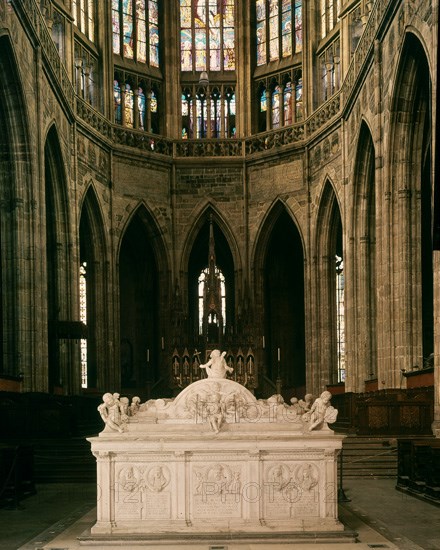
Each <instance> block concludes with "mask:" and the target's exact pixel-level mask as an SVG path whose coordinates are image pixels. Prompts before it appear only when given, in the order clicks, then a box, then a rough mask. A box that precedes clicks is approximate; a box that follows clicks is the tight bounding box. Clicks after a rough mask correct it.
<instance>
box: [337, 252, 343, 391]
mask: <svg viewBox="0 0 440 550" xmlns="http://www.w3.org/2000/svg"><path fill="white" fill-rule="evenodd" d="M335 261H336V334H337V340H336V341H337V350H338V382H344V381H345V305H344V260H343V259H342V257H341V256H338V255H337V254H336V256H335Z"/></svg>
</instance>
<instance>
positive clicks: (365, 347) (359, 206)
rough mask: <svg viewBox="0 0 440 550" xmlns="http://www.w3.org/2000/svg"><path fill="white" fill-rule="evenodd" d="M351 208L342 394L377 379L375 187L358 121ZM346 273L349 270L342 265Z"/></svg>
mask: <svg viewBox="0 0 440 550" xmlns="http://www.w3.org/2000/svg"><path fill="white" fill-rule="evenodd" d="M353 197H354V203H353V209H352V219H351V224H350V226H351V228H352V235H351V237H352V238H351V239H350V244H349V246H350V247H351V253H350V257H351V258H353V265H352V267H351V269H352V274H351V277H350V278H351V279H352V280H353V281H356V285H351V286H350V291H351V293H352V294H351V295H350V303H351V304H352V308H351V311H350V312H349V311H347V319H348V317H349V316H350V315H351V312H356V314H353V319H352V320H351V321H350V322H347V326H348V327H349V329H350V331H351V334H350V338H347V341H349V342H351V347H352V350H351V351H352V353H351V354H350V356H351V357H353V358H354V359H353V366H352V371H351V373H350V378H349V380H347V381H346V388H345V389H346V391H350V390H353V391H363V390H364V384H365V381H367V380H376V379H377V341H376V316H377V312H376V286H377V285H376V186H375V149H374V144H373V139H372V136H371V132H370V129H369V127H368V125H367V123H366V122H365V121H362V124H361V128H360V131H359V138H358V143H357V150H356V158H355V164H354V172H353ZM346 270H348V271H349V270H350V267H349V266H346Z"/></svg>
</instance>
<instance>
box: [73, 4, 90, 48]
mask: <svg viewBox="0 0 440 550" xmlns="http://www.w3.org/2000/svg"><path fill="white" fill-rule="evenodd" d="M72 16H73V22H74V24H75V25H76V26H77V28H78V29H79V30H80V31H81V32H82V33H83V34H85V35H86V36H87V38H88V39H89V40H91V41H92V42H94V40H95V0H73V1H72Z"/></svg>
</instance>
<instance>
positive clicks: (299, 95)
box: [295, 75, 304, 120]
mask: <svg viewBox="0 0 440 550" xmlns="http://www.w3.org/2000/svg"><path fill="white" fill-rule="evenodd" d="M303 117H304V113H303V84H302V76H300V75H299V76H298V79H297V81H296V83H295V118H296V120H302V119H303Z"/></svg>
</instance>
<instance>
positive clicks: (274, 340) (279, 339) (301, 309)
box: [254, 200, 306, 399]
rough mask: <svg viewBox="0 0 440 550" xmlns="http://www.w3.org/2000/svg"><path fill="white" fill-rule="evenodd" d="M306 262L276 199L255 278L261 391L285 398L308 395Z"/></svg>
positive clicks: (293, 228) (257, 250)
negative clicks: (279, 392) (261, 349)
mask: <svg viewBox="0 0 440 550" xmlns="http://www.w3.org/2000/svg"><path fill="white" fill-rule="evenodd" d="M304 262H305V253H304V245H303V238H302V235H301V233H300V230H299V228H298V225H297V223H296V220H295V219H294V217H293V216H292V215H291V213H290V212H289V211H288V209H287V208H286V205H285V204H284V203H283V202H282V201H280V200H277V201H276V202H275V203H274V204H273V205H272V208H271V209H270V211H269V212H268V214H267V215H266V217H265V220H264V221H263V223H262V225H261V227H260V230H259V232H258V237H257V244H256V248H255V260H254V265H255V274H254V277H255V288H256V304H257V306H256V307H257V308H258V309H257V311H256V319H261V327H260V331H261V332H260V334H261V335H262V342H263V357H262V358H261V360H262V369H261V376H260V378H261V380H260V384H259V388H260V390H261V392H262V393H266V392H267V391H268V390H267V388H266V386H268V385H270V383H271V384H272V386H273V388H274V389H275V390H276V391H279V390H280V389H281V391H282V394H283V396H284V398H285V399H288V398H290V397H292V396H298V395H299V396H301V397H302V396H304V393H305V385H306V347H305V280H304Z"/></svg>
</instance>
